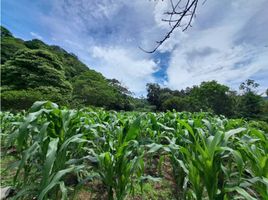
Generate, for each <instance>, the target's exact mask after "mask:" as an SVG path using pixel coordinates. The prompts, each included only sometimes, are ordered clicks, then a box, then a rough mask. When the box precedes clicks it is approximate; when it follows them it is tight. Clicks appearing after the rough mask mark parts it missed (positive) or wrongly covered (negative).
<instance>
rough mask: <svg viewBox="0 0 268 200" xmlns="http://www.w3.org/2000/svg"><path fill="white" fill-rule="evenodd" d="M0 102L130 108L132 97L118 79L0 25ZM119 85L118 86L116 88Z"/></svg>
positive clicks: (6, 104) (17, 106) (7, 104)
mask: <svg viewBox="0 0 268 200" xmlns="http://www.w3.org/2000/svg"><path fill="white" fill-rule="evenodd" d="M1 72H2V77H1V103H2V109H4V110H10V109H13V110H20V109H27V108H28V107H29V106H30V105H31V104H32V103H33V102H34V101H37V100H51V101H54V102H56V103H59V104H61V105H67V106H79V107H82V106H88V105H92V106H101V107H105V108H107V109H116V110H121V109H123V110H130V109H131V108H132V104H131V101H132V97H130V96H129V95H128V92H126V91H127V90H126V89H125V88H123V87H122V86H121V85H120V83H119V82H118V81H114V80H109V79H106V78H105V77H104V76H103V75H102V74H100V73H98V72H96V71H94V70H91V69H89V68H88V67H87V66H86V65H85V64H84V63H82V62H81V61H79V59H78V58H77V56H75V55H74V54H72V53H68V52H67V51H65V50H64V49H62V48H61V47H59V46H55V45H47V44H45V43H44V42H42V41H41V40H37V39H34V40H30V41H23V40H21V39H18V38H15V37H13V35H12V33H11V32H10V31H9V30H7V29H6V28H4V27H1ZM119 86H120V87H119Z"/></svg>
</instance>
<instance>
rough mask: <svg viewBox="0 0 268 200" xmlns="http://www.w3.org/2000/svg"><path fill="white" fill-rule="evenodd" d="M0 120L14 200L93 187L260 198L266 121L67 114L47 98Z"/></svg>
mask: <svg viewBox="0 0 268 200" xmlns="http://www.w3.org/2000/svg"><path fill="white" fill-rule="evenodd" d="M0 116H1V124H2V127H3V128H2V132H1V142H2V145H1V146H2V152H3V153H4V154H3V155H2V158H1V159H4V160H5V158H6V160H7V161H9V165H7V166H8V167H7V171H5V173H6V172H8V174H11V173H14V176H13V183H12V184H13V187H14V188H15V191H16V194H15V196H14V197H13V198H14V199H33V198H37V199H40V200H43V199H68V198H69V199H75V197H74V196H77V195H76V194H79V190H80V189H81V192H84V191H86V193H85V192H84V197H86V196H90V195H91V193H92V190H93V188H94V186H93V185H96V184H98V187H97V188H98V193H99V195H101V196H98V199H118V200H122V199H141V198H143V199H152V198H155V197H156V196H158V197H159V198H164V199H165V198H168V199H197V200H201V199H209V200H215V199H222V200H228V199H253V200H254V199H267V198H268V190H267V188H268V132H267V129H268V125H267V123H265V122H257V121H250V122H247V121H245V120H242V119H230V120H229V119H227V118H225V117H223V116H214V115H212V114H209V113H206V112H199V113H189V112H181V113H179V112H175V111H174V112H166V113H163V112H161V113H150V112H149V113H141V112H115V111H104V110H93V109H81V110H70V109H66V108H60V107H59V106H58V105H57V104H54V103H51V102H47V101H44V102H36V103H35V104H34V105H33V106H32V107H31V109H30V110H29V111H28V112H26V113H17V114H12V113H9V112H2V113H1V115H0ZM10 157H12V159H11V158H10ZM5 173H2V176H3V179H5V178H6V179H9V178H10V176H5ZM6 174H7V173H6ZM3 183H4V184H7V183H8V184H10V180H6V181H3ZM87 187H90V188H87ZM157 188H158V189H157ZM158 190H159V191H162V196H161V195H160V194H159V193H158ZM150 195H153V197H152V198H151V197H150ZM78 196H79V195H78Z"/></svg>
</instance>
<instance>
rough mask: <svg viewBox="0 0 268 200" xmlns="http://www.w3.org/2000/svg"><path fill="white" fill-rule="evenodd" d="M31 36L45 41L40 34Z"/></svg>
mask: <svg viewBox="0 0 268 200" xmlns="http://www.w3.org/2000/svg"><path fill="white" fill-rule="evenodd" d="M30 34H31V36H33V37H34V38H37V39H39V40H43V37H42V36H41V35H39V34H38V33H35V32H30Z"/></svg>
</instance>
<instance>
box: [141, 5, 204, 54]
mask: <svg viewBox="0 0 268 200" xmlns="http://www.w3.org/2000/svg"><path fill="white" fill-rule="evenodd" d="M205 1H206V0H205ZM205 1H204V2H205ZM204 2H203V3H204ZM198 3H199V0H177V2H174V0H170V10H169V11H167V12H165V13H164V15H166V16H167V18H165V19H162V21H164V22H167V23H168V24H169V25H170V30H169V31H168V32H167V33H166V34H165V35H164V37H163V39H161V40H159V41H157V42H156V46H155V47H154V48H153V49H152V50H150V51H147V50H144V49H143V48H141V47H140V49H142V50H143V51H144V52H146V53H154V52H155V51H156V50H157V49H158V48H159V47H160V46H161V45H162V44H163V43H164V42H165V41H166V40H167V39H168V38H170V36H171V34H172V33H173V32H174V30H175V29H177V28H181V29H182V31H186V30H187V29H188V28H189V27H191V23H192V20H193V18H194V17H195V13H196V9H197V6H198ZM185 21H187V22H186V23H185Z"/></svg>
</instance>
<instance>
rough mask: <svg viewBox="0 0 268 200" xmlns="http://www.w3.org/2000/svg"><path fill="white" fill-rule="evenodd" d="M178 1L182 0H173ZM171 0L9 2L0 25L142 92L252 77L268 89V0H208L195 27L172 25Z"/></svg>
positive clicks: (234, 82) (232, 82)
mask: <svg viewBox="0 0 268 200" xmlns="http://www.w3.org/2000/svg"><path fill="white" fill-rule="evenodd" d="M174 1H175V2H176V0H174ZM169 6H170V4H169V0H163V1H162V0H161V1H153V0H132V1H127V0H34V1H33V0H3V1H2V8H1V9H2V16H1V17H2V19H1V23H2V25H4V26H5V27H6V28H8V29H9V30H10V31H11V32H12V33H13V34H14V35H15V36H16V37H20V38H23V39H25V40H29V39H32V38H38V39H41V40H43V41H44V42H46V43H48V44H55V45H59V46H61V47H63V48H65V49H66V50H67V51H69V52H73V53H75V54H76V55H77V56H78V57H79V58H80V60H81V61H83V62H84V63H86V64H87V65H88V67H89V68H92V69H95V70H96V71H99V72H101V73H102V74H103V75H104V76H106V77H108V78H116V79H118V80H119V81H121V82H122V83H123V84H124V85H125V86H127V87H128V88H129V89H130V90H131V91H132V92H134V93H135V94H136V95H137V96H139V95H142V94H143V95H144V94H146V83H149V82H157V83H159V84H161V85H163V86H167V87H170V88H172V89H183V88H185V87H187V86H192V85H198V84H200V83H201V82H202V81H209V80H217V81H218V82H220V83H223V84H226V85H228V86H230V87H231V88H232V89H238V86H239V84H240V83H241V82H243V81H244V80H246V79H248V78H251V79H254V80H256V81H257V82H258V83H260V84H261V87H260V88H259V92H263V91H264V90H265V88H268V15H267V13H266V12H267V11H266V9H267V7H268V1H267V0H220V1H219V0H207V1H206V3H205V4H204V5H202V4H200V5H199V7H198V10H197V16H196V18H195V19H194V22H193V24H192V25H193V27H192V28H190V29H188V30H187V31H186V32H181V31H180V30H177V31H176V32H175V33H174V34H173V35H172V37H171V38H170V39H169V40H168V41H167V42H166V43H165V44H164V45H163V46H162V47H161V48H160V49H159V50H158V51H157V52H156V53H154V54H147V53H144V52H143V51H141V50H140V49H139V48H138V47H139V46H141V47H143V48H146V49H148V50H150V49H152V48H153V47H154V45H155V41H157V40H160V39H161V38H162V37H163V35H164V34H165V33H166V32H167V31H168V30H169V25H168V24H167V23H165V22H162V21H161V19H162V18H163V17H164V16H163V13H164V12H165V11H167V9H168V8H170V7H169Z"/></svg>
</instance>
